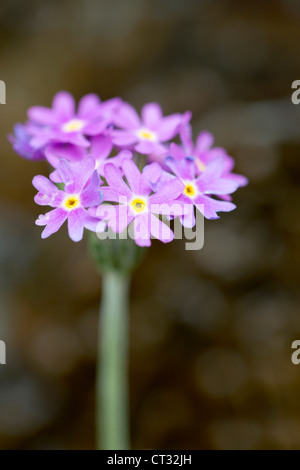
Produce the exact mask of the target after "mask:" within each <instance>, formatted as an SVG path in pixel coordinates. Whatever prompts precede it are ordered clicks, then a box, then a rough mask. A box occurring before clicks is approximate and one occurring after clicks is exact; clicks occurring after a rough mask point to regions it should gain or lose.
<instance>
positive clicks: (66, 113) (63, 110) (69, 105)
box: [52, 91, 75, 121]
mask: <svg viewBox="0 0 300 470" xmlns="http://www.w3.org/2000/svg"><path fill="white" fill-rule="evenodd" d="M52 106H53V110H54V112H55V114H56V116H57V117H58V118H59V119H60V120H61V121H67V120H69V119H71V118H72V117H74V115H75V100H74V98H73V96H72V95H71V94H70V93H68V92H67V91H59V92H58V93H57V94H56V95H55V96H54V99H53V102H52Z"/></svg>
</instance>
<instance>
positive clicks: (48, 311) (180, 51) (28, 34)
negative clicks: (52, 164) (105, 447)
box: [0, 0, 300, 449]
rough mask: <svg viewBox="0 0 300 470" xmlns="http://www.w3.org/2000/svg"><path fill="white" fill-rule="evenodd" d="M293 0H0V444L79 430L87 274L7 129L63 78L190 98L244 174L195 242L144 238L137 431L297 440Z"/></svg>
mask: <svg viewBox="0 0 300 470" xmlns="http://www.w3.org/2000/svg"><path fill="white" fill-rule="evenodd" d="M299 29H300V4H299V2H298V1H297V0H270V1H268V0H264V1H263V2H262V1H259V0H252V1H251V2H241V1H240V0H224V1H222V2H215V1H212V0H202V1H201V0H176V1H175V0H151V1H150V0H128V1H124V0H115V1H109V0H106V1H105V0H100V1H99V0H98V1H96V0H54V1H53V0H51V1H50V0H46V1H42V2H41V1H38V0H27V1H26V2H25V1H23V2H22V1H21V2H20V1H18V0H9V1H8V0H1V6H0V34H1V38H0V64H1V68H0V79H1V80H4V81H5V83H6V86H7V104H6V105H1V106H0V128H1V144H0V145H1V147H0V149H1V170H0V192H1V199H0V218H1V222H0V339H2V340H4V341H5V342H6V346H7V365H6V366H3V365H2V366H0V448H2V449H18V448H22V449H92V448H94V445H95V444H94V392H95V390H94V382H95V356H96V345H97V333H96V332H97V323H98V304H99V298H100V289H101V279H100V277H99V276H98V275H97V274H96V272H95V270H94V267H93V265H92V262H91V260H90V258H89V256H88V254H87V251H86V246H85V243H84V242H83V243H80V244H75V243H73V242H71V240H69V239H68V237H67V231H66V228H65V227H64V228H63V229H62V230H60V232H59V233H57V234H56V235H55V236H52V237H51V238H50V239H48V240H45V241H42V240H41V239H40V228H39V227H36V226H35V225H34V220H35V218H36V216H37V215H38V214H39V212H40V211H39V208H38V207H37V206H35V205H34V203H33V196H34V194H35V191H34V189H33V187H32V186H31V180H32V178H33V176H34V175H36V174H41V173H43V174H47V168H46V166H45V164H44V163H33V162H27V161H24V160H22V159H21V158H19V157H18V156H17V155H15V154H14V153H13V151H12V149H11V146H10V144H9V143H8V142H7V138H6V136H7V134H8V133H9V132H10V131H11V129H12V127H13V124H14V123H15V122H16V121H24V120H25V118H26V110H27V108H28V107H29V106H32V105H34V104H41V105H45V106H49V105H50V104H51V100H52V97H53V95H54V94H55V93H56V92H57V91H58V90H61V89H66V90H69V91H70V92H72V93H73V94H74V95H75V97H76V98H77V99H79V98H80V97H81V96H82V95H83V94H85V93H87V92H96V93H98V94H99V95H100V96H101V98H103V99H107V98H110V97H113V96H121V97H122V98H124V99H125V100H128V101H130V102H131V103H132V104H133V105H135V106H136V107H137V108H138V109H140V107H141V106H142V105H143V104H144V103H145V102H149V101H159V102H160V103H161V104H162V106H163V109H164V111H165V113H166V114H167V113H172V112H176V111H180V112H183V111H184V110H186V109H189V110H191V111H192V112H193V127H194V134H195V135H196V134H197V133H198V132H199V131H200V130H202V129H207V130H209V131H211V132H212V133H214V135H215V138H216V144H217V145H221V146H225V147H226V148H227V149H228V151H229V153H230V154H232V155H233V156H234V157H235V158H236V162H237V164H236V170H237V171H238V172H240V173H243V174H246V175H247V176H248V178H249V180H250V184H249V186H248V187H247V188H244V189H240V190H239V191H238V192H237V193H236V194H235V195H234V202H236V204H237V206H238V208H237V210H236V211H234V212H232V213H229V214H223V215H222V216H221V219H220V220H218V221H211V222H209V221H207V222H206V224H205V244H204V248H203V249H202V250H200V251H197V252H193V251H185V249H184V243H183V242H181V241H176V242H174V243H172V244H169V245H166V246H164V245H162V244H160V243H159V242H154V243H153V246H152V247H151V250H150V252H149V254H148V257H147V259H146V260H145V261H144V263H143V265H142V266H141V267H140V268H139V270H138V271H137V272H136V274H135V275H134V277H133V282H132V289H131V296H132V300H131V319H130V320H131V327H130V344H131V346H130V347H131V349H130V389H131V434H132V447H133V448H134V449H142V448H148V449H151V448H155V449H292V448H294V449H300V398H299V397H300V365H299V367H297V366H296V365H293V364H292V362H291V353H292V350H291V343H292V341H293V340H295V339H300V311H299V304H300V303H299V296H300V289H299V269H300V237H299V234H300V222H299V220H300V219H299V203H300V188H299V181H300V158H299V155H300V106H299V107H297V106H295V105H293V104H292V102H291V93H292V90H291V84H292V82H293V81H294V80H296V79H300V69H299V66H300V59H299V57H300V48H299V46H300V35H299Z"/></svg>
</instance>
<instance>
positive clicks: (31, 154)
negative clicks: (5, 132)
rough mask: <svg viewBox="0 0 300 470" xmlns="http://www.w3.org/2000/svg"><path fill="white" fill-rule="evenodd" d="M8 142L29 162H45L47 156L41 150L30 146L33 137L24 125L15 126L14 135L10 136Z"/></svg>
mask: <svg viewBox="0 0 300 470" xmlns="http://www.w3.org/2000/svg"><path fill="white" fill-rule="evenodd" d="M8 140H9V141H10V143H11V144H12V146H13V149H14V151H15V152H16V153H17V154H18V155H20V157H23V158H26V159H27V160H45V155H44V153H43V152H42V149H41V148H37V147H33V146H32V145H31V144H30V140H31V135H30V133H29V132H28V129H27V128H26V126H25V125H23V124H20V123H18V124H16V125H15V126H14V133H13V134H10V135H9V136H8Z"/></svg>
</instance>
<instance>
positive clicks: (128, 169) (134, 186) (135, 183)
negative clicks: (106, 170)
mask: <svg viewBox="0 0 300 470" xmlns="http://www.w3.org/2000/svg"><path fill="white" fill-rule="evenodd" d="M122 169H123V171H124V174H125V176H126V178H127V181H128V184H129V186H130V188H131V190H132V192H133V193H135V194H139V192H140V180H141V172H140V170H139V169H138V167H137V166H136V164H135V163H134V162H133V161H132V160H124V162H123V165H122Z"/></svg>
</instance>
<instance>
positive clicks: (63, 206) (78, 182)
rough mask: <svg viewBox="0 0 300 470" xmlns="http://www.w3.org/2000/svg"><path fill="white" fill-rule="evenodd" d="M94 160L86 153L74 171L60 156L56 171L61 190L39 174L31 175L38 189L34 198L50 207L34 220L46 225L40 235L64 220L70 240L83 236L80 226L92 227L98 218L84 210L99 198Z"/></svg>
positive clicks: (93, 229)
mask: <svg viewBox="0 0 300 470" xmlns="http://www.w3.org/2000/svg"><path fill="white" fill-rule="evenodd" d="M94 168H95V161H94V159H93V158H91V157H89V158H87V159H86V160H84V162H82V164H81V165H80V167H79V168H77V169H76V171H74V169H73V168H72V167H71V166H70V164H69V163H68V162H67V161H66V160H61V162H60V164H59V165H58V168H57V171H58V172H59V174H60V177H61V181H63V183H64V185H65V187H64V190H61V189H58V187H57V186H56V185H55V184H54V183H52V182H51V181H50V180H49V179H48V178H46V177H45V176H42V175H38V176H35V177H34V178H33V181H32V184H33V186H34V187H35V188H36V189H37V190H38V193H37V195H36V196H35V198H34V200H35V202H36V203H37V204H39V205H41V206H50V207H53V208H54V209H53V210H51V211H50V212H47V213H46V214H45V215H40V216H39V218H38V219H37V220H36V222H35V223H36V224H37V225H42V226H44V225H45V226H46V227H45V228H44V230H43V232H42V238H47V237H49V236H50V235H52V234H53V233H54V232H57V230H59V229H60V227H61V226H62V224H63V223H64V222H65V221H66V220H68V232H69V236H70V238H71V239H72V240H73V241H74V242H78V241H80V240H81V239H82V237H83V230H84V228H86V229H88V230H92V231H94V232H95V231H96V228H97V225H98V224H99V219H96V218H95V217H92V216H91V215H90V214H89V213H88V211H87V210H86V209H87V208H89V207H93V206H98V205H99V204H100V202H101V197H102V196H101V191H100V178H99V175H98V173H97V171H96V170H95V169H94Z"/></svg>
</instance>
